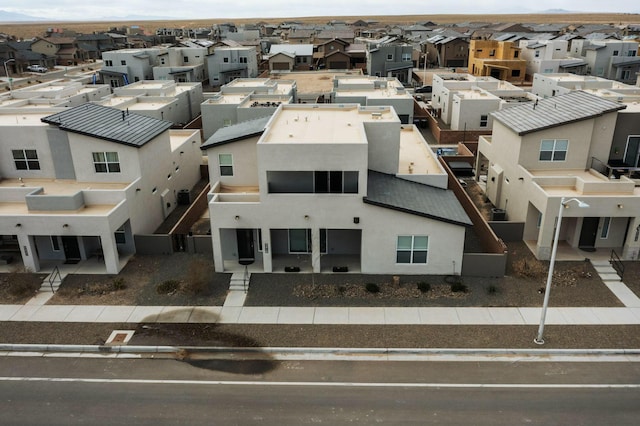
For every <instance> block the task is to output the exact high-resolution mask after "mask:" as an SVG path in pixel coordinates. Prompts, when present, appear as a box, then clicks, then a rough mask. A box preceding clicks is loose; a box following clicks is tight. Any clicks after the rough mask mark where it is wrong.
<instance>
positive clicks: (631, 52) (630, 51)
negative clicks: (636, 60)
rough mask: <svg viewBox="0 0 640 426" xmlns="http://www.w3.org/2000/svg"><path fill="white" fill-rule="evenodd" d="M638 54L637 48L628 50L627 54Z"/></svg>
mask: <svg viewBox="0 0 640 426" xmlns="http://www.w3.org/2000/svg"><path fill="white" fill-rule="evenodd" d="M636 55H637V51H636V50H629V51H628V52H627V56H636Z"/></svg>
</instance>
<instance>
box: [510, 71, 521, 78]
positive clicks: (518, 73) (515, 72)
mask: <svg viewBox="0 0 640 426" xmlns="http://www.w3.org/2000/svg"><path fill="white" fill-rule="evenodd" d="M511 77H520V70H511Z"/></svg>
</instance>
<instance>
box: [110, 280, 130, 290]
mask: <svg viewBox="0 0 640 426" xmlns="http://www.w3.org/2000/svg"><path fill="white" fill-rule="evenodd" d="M111 288H113V290H115V291H118V290H124V289H125V288H127V285H126V284H125V282H124V278H122V277H118V278H114V279H113V281H112V282H111Z"/></svg>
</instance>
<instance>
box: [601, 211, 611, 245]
mask: <svg viewBox="0 0 640 426" xmlns="http://www.w3.org/2000/svg"><path fill="white" fill-rule="evenodd" d="M610 226H611V218H610V217H605V218H603V219H602V229H601V230H600V239H603V240H605V239H607V238H609V227H610Z"/></svg>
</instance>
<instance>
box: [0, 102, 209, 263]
mask: <svg viewBox="0 0 640 426" xmlns="http://www.w3.org/2000/svg"><path fill="white" fill-rule="evenodd" d="M171 125H172V123H171V122H168V121H163V120H158V119H154V118H150V117H145V116H142V115H139V114H135V113H127V112H125V111H120V110H117V109H114V108H108V107H104V106H100V105H95V104H91V103H87V104H84V105H81V106H78V107H75V108H69V109H66V110H64V111H62V112H58V113H55V114H52V115H48V114H46V113H40V114H37V113H29V114H20V113H18V114H8V113H7V114H0V129H1V130H0V236H2V240H3V241H4V240H14V241H16V240H17V242H18V246H19V249H20V255H21V257H22V262H23V264H24V266H25V267H27V268H29V269H30V270H32V271H39V270H40V269H41V267H42V265H43V264H51V263H53V264H56V263H58V262H65V261H67V262H77V261H81V260H84V259H87V258H90V257H97V258H98V259H100V260H101V261H102V262H104V266H105V271H106V272H107V273H112V274H115V273H117V272H118V271H120V270H121V269H122V268H123V267H124V265H125V264H126V261H127V259H128V258H129V256H130V255H131V254H133V253H135V243H134V238H133V236H134V235H135V234H145V233H152V232H153V231H154V230H155V229H156V228H157V227H158V226H159V225H160V224H161V223H162V222H163V220H164V219H165V218H166V217H167V216H168V215H169V213H170V212H171V211H173V209H174V208H175V206H176V205H177V193H178V191H180V190H181V189H184V188H191V187H193V185H194V184H195V183H196V182H197V181H198V180H199V177H200V172H199V165H200V164H201V162H202V153H201V151H200V141H201V139H200V133H199V131H197V130H169V129H170V127H171Z"/></svg>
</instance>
